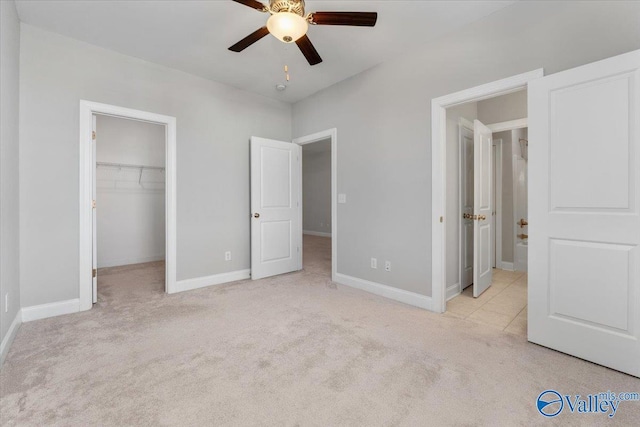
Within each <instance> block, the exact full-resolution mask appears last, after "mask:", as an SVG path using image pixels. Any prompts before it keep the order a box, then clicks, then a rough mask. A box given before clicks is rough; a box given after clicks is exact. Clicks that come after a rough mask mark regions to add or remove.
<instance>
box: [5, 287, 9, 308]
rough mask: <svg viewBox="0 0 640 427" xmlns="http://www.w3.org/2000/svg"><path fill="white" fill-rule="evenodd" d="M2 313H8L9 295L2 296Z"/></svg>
mask: <svg viewBox="0 0 640 427" xmlns="http://www.w3.org/2000/svg"><path fill="white" fill-rule="evenodd" d="M4 312H5V313H8V312H9V293H8V292H7V293H6V294H4Z"/></svg>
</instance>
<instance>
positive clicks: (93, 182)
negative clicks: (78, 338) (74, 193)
mask: <svg viewBox="0 0 640 427" xmlns="http://www.w3.org/2000/svg"><path fill="white" fill-rule="evenodd" d="M92 120H93V123H92V133H91V165H92V172H91V200H92V202H91V203H92V205H93V210H92V224H93V225H92V229H93V248H92V252H91V253H92V267H91V268H92V269H93V303H94V304H95V303H96V302H98V233H97V229H98V226H97V222H96V209H97V206H96V147H97V146H96V116H95V115H94V116H93V117H92Z"/></svg>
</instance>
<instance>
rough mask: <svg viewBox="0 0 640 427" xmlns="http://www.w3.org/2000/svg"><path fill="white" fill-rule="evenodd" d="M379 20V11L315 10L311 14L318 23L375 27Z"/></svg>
mask: <svg viewBox="0 0 640 427" xmlns="http://www.w3.org/2000/svg"><path fill="white" fill-rule="evenodd" d="M377 20H378V13H377V12H313V13H312V14H311V22H312V23H313V24H317V25H349V26H354V27H373V26H374V25H376V21H377Z"/></svg>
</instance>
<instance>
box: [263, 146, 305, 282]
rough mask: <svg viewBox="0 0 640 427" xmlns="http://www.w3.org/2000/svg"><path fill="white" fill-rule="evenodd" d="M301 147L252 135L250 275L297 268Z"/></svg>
mask: <svg viewBox="0 0 640 427" xmlns="http://www.w3.org/2000/svg"><path fill="white" fill-rule="evenodd" d="M299 162H300V146H299V145H298V144H293V143H290V142H282V141H273V140H269V139H264V138H258V137H255V136H254V137H251V278H252V279H254V280H255V279H261V278H263V277H269V276H275V275H276V274H283V273H288V272H290V271H295V270H298V269H299V257H300V249H301V248H300V241H301V238H300V237H301V235H302V229H301V224H300V215H299V210H300V203H299V195H300V191H299V189H300V184H301V177H300V163H299Z"/></svg>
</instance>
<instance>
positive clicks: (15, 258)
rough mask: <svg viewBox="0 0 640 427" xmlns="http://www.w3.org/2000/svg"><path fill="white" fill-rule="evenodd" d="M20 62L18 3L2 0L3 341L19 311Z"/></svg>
mask: <svg viewBox="0 0 640 427" xmlns="http://www.w3.org/2000/svg"><path fill="white" fill-rule="evenodd" d="M19 63H20V22H19V21H18V14H17V12H16V8H15V4H14V2H12V1H0V93H2V97H0V100H1V104H0V341H2V340H3V339H4V337H5V335H6V334H7V331H8V330H9V327H10V326H11V323H12V322H13V320H14V319H15V317H16V314H18V311H19V310H20V273H19V266H20V261H19V255H20V241H19V223H20V221H19V208H18V206H19V205H18V201H19V199H18V194H19V186H18V182H19V176H18V130H19V127H18V126H19V122H18V110H19V107H18V106H19V96H18V89H19ZM7 294H8V295H9V297H8V302H9V304H8V305H9V310H8V311H7V312H6V313H5V309H6V307H5V296H6V295H7Z"/></svg>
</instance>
